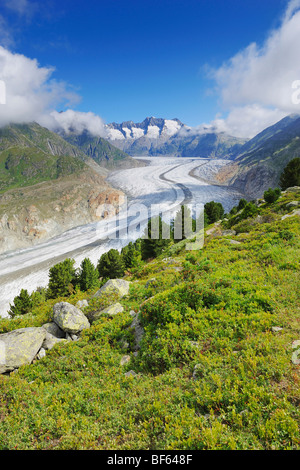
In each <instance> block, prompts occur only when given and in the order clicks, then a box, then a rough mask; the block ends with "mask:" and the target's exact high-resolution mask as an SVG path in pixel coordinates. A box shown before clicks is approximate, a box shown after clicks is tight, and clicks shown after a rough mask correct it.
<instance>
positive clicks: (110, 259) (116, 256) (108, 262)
mask: <svg viewBox="0 0 300 470" xmlns="http://www.w3.org/2000/svg"><path fill="white" fill-rule="evenodd" d="M97 269H98V272H99V275H100V276H101V277H102V278H104V279H117V278H119V277H123V276H124V272H125V266H124V263H123V259H122V256H121V255H120V253H119V252H118V250H115V249H111V250H109V251H108V252H107V253H104V254H103V255H102V256H101V258H100V260H99V261H98V264H97Z"/></svg>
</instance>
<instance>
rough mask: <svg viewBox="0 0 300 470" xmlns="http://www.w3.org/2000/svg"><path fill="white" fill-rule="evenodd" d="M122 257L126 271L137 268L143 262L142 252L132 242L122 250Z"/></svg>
mask: <svg viewBox="0 0 300 470" xmlns="http://www.w3.org/2000/svg"><path fill="white" fill-rule="evenodd" d="M121 255H122V259H123V262H124V266H125V269H130V268H135V267H137V266H138V265H139V264H140V262H141V252H140V250H139V249H137V248H136V245H135V244H134V243H132V242H130V243H129V244H128V245H126V246H124V248H122V251H121Z"/></svg>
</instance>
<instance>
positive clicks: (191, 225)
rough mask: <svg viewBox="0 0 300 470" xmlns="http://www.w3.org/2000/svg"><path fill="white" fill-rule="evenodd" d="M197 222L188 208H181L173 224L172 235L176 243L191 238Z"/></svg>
mask: <svg viewBox="0 0 300 470" xmlns="http://www.w3.org/2000/svg"><path fill="white" fill-rule="evenodd" d="M195 225H196V221H195V220H193V218H192V215H191V211H190V209H189V207H187V206H181V207H180V209H179V211H178V212H177V214H176V215H175V219H174V221H173V223H172V235H173V239H174V241H175V243H177V242H179V241H181V240H185V239H186V238H189V237H190V236H191V235H192V234H193V231H194V230H195Z"/></svg>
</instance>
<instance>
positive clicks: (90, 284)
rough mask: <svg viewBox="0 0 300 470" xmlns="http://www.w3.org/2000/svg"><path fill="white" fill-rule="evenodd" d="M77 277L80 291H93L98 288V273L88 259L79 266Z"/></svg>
mask: <svg viewBox="0 0 300 470" xmlns="http://www.w3.org/2000/svg"><path fill="white" fill-rule="evenodd" d="M80 269H81V270H80V274H79V277H78V283H79V287H80V289H81V290H82V291H87V290H89V289H94V288H95V287H98V286H99V273H98V270H97V269H96V268H95V266H94V265H93V263H92V262H91V260H90V259H89V258H85V259H84V260H83V261H82V263H81V266H80Z"/></svg>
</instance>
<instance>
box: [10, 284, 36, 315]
mask: <svg viewBox="0 0 300 470" xmlns="http://www.w3.org/2000/svg"><path fill="white" fill-rule="evenodd" d="M32 307H33V302H32V300H31V298H30V295H29V293H28V291H27V290H26V289H22V290H21V292H20V294H19V295H17V296H16V297H15V298H14V303H13V305H11V306H10V311H9V312H8V313H9V314H10V316H11V317H14V316H15V315H24V314H25V313H28V312H29V311H30V310H31V308H32Z"/></svg>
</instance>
